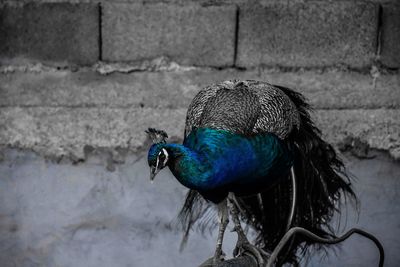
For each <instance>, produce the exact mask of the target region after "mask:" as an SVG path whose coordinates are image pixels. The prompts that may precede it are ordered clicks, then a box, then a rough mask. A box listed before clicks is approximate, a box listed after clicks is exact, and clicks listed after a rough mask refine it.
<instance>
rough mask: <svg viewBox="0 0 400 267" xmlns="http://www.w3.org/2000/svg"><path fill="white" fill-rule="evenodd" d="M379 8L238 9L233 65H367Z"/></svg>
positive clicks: (352, 4)
mask: <svg viewBox="0 0 400 267" xmlns="http://www.w3.org/2000/svg"><path fill="white" fill-rule="evenodd" d="M377 25H378V5H376V4H373V3H367V2H360V1H335V2H329V4H327V3H326V2H324V1H312V2H311V1H310V2H304V3H290V2H287V1H283V2H282V1H281V2H278V3H276V2H272V3H270V4H266V5H264V6H263V7H261V6H252V7H247V8H243V9H240V12H239V34H238V48H237V49H238V54H237V65H238V66H243V67H249V66H257V65H260V64H265V65H267V66H275V65H278V66H307V67H312V66H332V65H338V64H344V65H348V66H351V67H353V68H362V67H365V66H368V65H370V63H371V60H372V59H373V58H374V54H375V50H376V36H377V30H378V28H377Z"/></svg>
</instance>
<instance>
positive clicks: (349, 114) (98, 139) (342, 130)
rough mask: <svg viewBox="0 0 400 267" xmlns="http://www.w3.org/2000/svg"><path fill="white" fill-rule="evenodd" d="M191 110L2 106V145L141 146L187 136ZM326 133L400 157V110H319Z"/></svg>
mask: <svg viewBox="0 0 400 267" xmlns="http://www.w3.org/2000/svg"><path fill="white" fill-rule="evenodd" d="M185 115H186V109H183V108H179V109H154V108H104V107H100V108H93V107H90V108H65V107H57V108H55V107H29V108H21V107H7V108H0V147H1V146H11V147H16V148H24V149H31V150H33V151H36V152H39V153H41V154H44V155H57V156H60V155H69V154H73V155H75V156H76V157H78V158H81V157H82V155H83V149H84V146H86V145H89V146H92V147H100V148H116V147H120V148H129V149H132V150H140V149H141V148H143V144H144V142H145V140H146V135H145V134H144V130H146V129H147V128H148V127H156V128H159V129H164V130H165V131H166V132H167V133H168V134H169V136H170V137H172V138H171V139H175V140H176V139H182V137H183V128H184V122H185ZM312 115H313V118H314V119H315V121H316V123H317V125H318V127H320V128H321V130H322V132H323V134H324V137H325V138H326V139H327V140H328V141H329V142H331V143H333V144H339V143H341V142H343V141H344V140H345V139H346V137H349V136H350V137H358V138H359V139H360V140H361V141H362V142H365V143H367V144H369V145H370V146H371V147H372V148H376V149H383V150H388V151H389V152H390V153H391V155H392V156H393V157H394V158H397V159H400V121H399V119H398V118H399V117H400V110H398V109H397V110H396V109H392V110H388V109H369V110H364V109H356V110H316V111H315V112H314V113H313V114H312Z"/></svg>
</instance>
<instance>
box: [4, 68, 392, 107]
mask: <svg viewBox="0 0 400 267" xmlns="http://www.w3.org/2000/svg"><path fill="white" fill-rule="evenodd" d="M164 64H166V65H164V67H165V68H167V69H168V68H173V66H172V63H164ZM162 66H163V65H151V64H150V63H149V65H146V66H136V65H132V64H130V65H129V64H126V65H121V64H120V65H117V66H113V65H110V64H108V65H107V64H103V65H100V66H99V67H98V68H97V70H100V71H103V72H106V71H109V72H110V71H117V73H112V74H110V75H100V74H99V73H97V72H94V71H92V70H84V69H82V70H79V71H76V72H71V71H68V70H65V71H59V70H53V71H52V70H51V69H44V67H43V66H42V67H38V68H36V70H37V71H34V67H32V69H31V71H25V70H15V71H12V69H11V68H10V67H3V68H2V67H0V73H1V72H4V74H6V75H0V107H10V106H19V107H43V106H45V107H104V106H107V107H151V108H187V107H188V106H189V103H190V101H191V100H192V98H193V97H194V96H195V94H196V93H197V92H198V91H199V90H200V89H201V88H203V87H205V86H207V85H209V84H212V83H215V82H218V81H224V80H230V79H242V80H244V79H253V80H262V81H268V82H270V83H273V84H279V85H282V86H287V87H289V88H292V89H294V90H296V91H299V92H301V93H303V94H304V95H305V97H306V98H307V99H308V101H309V102H310V104H311V105H312V106H313V107H314V108H316V109H330V108H332V109H363V108H365V109H376V108H388V109H395V108H400V75H399V74H398V73H393V74H380V75H379V76H378V77H377V78H376V81H375V84H374V79H373V77H372V76H371V75H370V74H362V73H358V72H351V71H347V72H343V71H338V70H326V71H315V70H314V71H312V70H309V71H291V72H282V71H279V70H273V69H265V70H263V69H260V70H248V71H240V70H237V69H224V70H219V71H218V70H213V69H200V68H188V69H189V70H185V69H183V70H182V69H179V66H178V67H175V68H178V69H177V70H175V69H173V70H172V71H156V72H154V71H146V68H148V69H152V68H156V67H158V68H161V67H162ZM135 69H136V70H137V71H136V72H135V71H133V70H135ZM129 70H132V71H133V72H131V73H129V74H121V73H118V71H122V72H125V71H128V72H129Z"/></svg>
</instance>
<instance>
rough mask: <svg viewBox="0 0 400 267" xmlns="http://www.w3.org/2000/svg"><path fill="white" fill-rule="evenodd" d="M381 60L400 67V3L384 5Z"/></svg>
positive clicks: (388, 64)
mask: <svg viewBox="0 0 400 267" xmlns="http://www.w3.org/2000/svg"><path fill="white" fill-rule="evenodd" d="M381 43H382V51H381V55H380V59H381V62H382V63H383V64H384V65H385V66H388V67H391V68H398V67H400V45H399V43H400V3H399V2H398V3H397V4H395V3H392V4H386V5H383V16H382V37H381Z"/></svg>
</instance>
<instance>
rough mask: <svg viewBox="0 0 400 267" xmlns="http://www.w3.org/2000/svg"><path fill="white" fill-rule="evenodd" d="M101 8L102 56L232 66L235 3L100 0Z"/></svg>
mask: <svg viewBox="0 0 400 267" xmlns="http://www.w3.org/2000/svg"><path fill="white" fill-rule="evenodd" d="M102 13H103V17H102V36H103V59H104V60H107V61H135V60H143V59H149V58H155V57H159V56H168V57H170V58H172V59H173V60H175V61H177V62H178V63H180V64H185V65H197V66H215V67H223V66H231V65H233V60H234V52H235V29H236V6H233V5H223V6H200V5H185V6H179V5H167V4H149V5H142V4H125V3H117V4H115V3H105V4H103V5H102Z"/></svg>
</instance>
